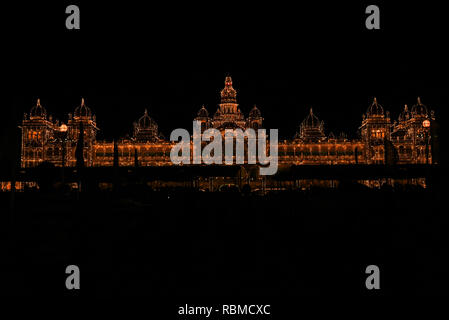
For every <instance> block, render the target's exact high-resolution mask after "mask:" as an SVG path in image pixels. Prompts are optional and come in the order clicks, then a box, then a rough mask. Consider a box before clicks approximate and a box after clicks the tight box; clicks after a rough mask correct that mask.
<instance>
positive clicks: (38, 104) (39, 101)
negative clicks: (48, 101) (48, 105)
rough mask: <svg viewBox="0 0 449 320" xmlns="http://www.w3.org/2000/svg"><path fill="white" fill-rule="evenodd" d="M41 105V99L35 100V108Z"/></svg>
mask: <svg viewBox="0 0 449 320" xmlns="http://www.w3.org/2000/svg"><path fill="white" fill-rule="evenodd" d="M40 105H41V99H39V98H37V106H40Z"/></svg>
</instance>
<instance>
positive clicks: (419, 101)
mask: <svg viewBox="0 0 449 320" xmlns="http://www.w3.org/2000/svg"><path fill="white" fill-rule="evenodd" d="M418 105H421V98H420V97H418Z"/></svg>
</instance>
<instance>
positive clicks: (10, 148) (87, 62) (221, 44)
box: [0, 1, 449, 161]
mask: <svg viewBox="0 0 449 320" xmlns="http://www.w3.org/2000/svg"><path fill="white" fill-rule="evenodd" d="M68 4H71V3H68V2H67V3H61V4H58V5H53V6H50V5H46V6H41V5H37V4H33V5H24V4H21V5H20V6H19V5H16V6H15V7H14V8H10V9H9V11H8V10H6V11H5V12H6V13H5V16H6V18H5V19H3V20H2V33H4V34H3V36H2V39H3V45H2V47H3V48H4V49H3V51H4V53H6V58H4V62H5V65H4V68H3V69H4V70H3V71H2V75H3V78H4V79H5V80H6V86H3V89H4V91H3V90H2V91H3V93H2V101H3V103H2V117H1V119H0V122H1V128H2V132H1V136H2V139H1V140H0V142H1V144H2V145H1V147H2V148H1V150H2V155H1V158H2V160H3V161H4V159H8V161H9V160H10V159H11V158H14V150H15V149H14V147H15V146H16V145H17V143H16V140H14V139H15V134H17V133H18V129H16V126H17V125H18V124H19V121H20V119H21V116H22V114H23V112H28V111H29V109H30V108H31V107H32V105H33V104H34V103H35V100H36V98H37V97H40V98H41V101H42V104H43V105H44V107H45V108H46V109H47V111H48V112H49V113H51V114H53V115H54V116H55V117H57V118H58V119H61V120H62V121H65V120H66V118H67V113H68V112H72V111H73V109H74V108H75V107H76V106H77V105H78V104H79V102H80V98H81V97H84V98H85V99H86V102H87V105H88V106H89V107H91V108H92V109H93V111H94V113H95V114H96V115H97V122H98V125H99V127H100V129H101V132H100V134H99V139H103V138H104V139H108V140H109V139H113V138H117V137H120V136H123V135H124V134H126V133H131V130H132V122H133V121H134V120H136V119H137V118H138V117H140V116H141V114H142V113H143V110H144V109H145V108H148V110H149V113H150V116H152V117H153V118H154V119H155V120H156V121H157V122H158V124H159V127H160V129H161V131H162V132H163V133H164V134H165V135H166V136H168V135H169V134H170V132H171V130H173V129H175V128H178V127H183V128H190V130H191V125H192V123H191V121H192V119H193V117H194V116H195V114H196V112H197V110H198V109H199V108H200V107H201V105H202V104H205V105H206V106H207V108H208V110H209V112H210V113H213V112H214V111H215V110H216V108H217V104H218V103H219V91H220V90H221V88H222V87H223V82H224V77H225V74H226V73H228V72H229V73H230V74H231V75H232V77H233V80H234V87H235V88H236V89H237V90H238V99H239V103H240V105H241V109H242V111H243V112H244V113H245V114H247V113H248V111H249V110H250V108H251V107H252V105H253V104H257V105H258V107H259V108H260V109H261V111H262V115H263V116H264V118H265V127H266V128H279V129H280V136H281V137H283V138H290V137H291V136H292V135H293V134H294V132H295V130H296V129H297V127H298V126H299V124H300V122H301V121H302V119H303V118H304V117H305V116H306V115H307V112H308V109H309V108H310V107H313V108H314V110H315V111H316V114H317V115H318V117H319V118H320V119H322V120H324V121H325V126H326V132H329V131H333V132H334V133H339V132H340V131H345V132H346V133H348V134H349V135H350V136H354V135H355V133H356V130H357V127H358V126H359V124H360V122H361V115H362V113H364V112H365V111H366V109H367V107H368V105H369V104H370V103H371V101H372V99H373V97H374V96H376V97H377V98H378V101H379V102H380V103H381V104H382V105H383V106H384V108H385V109H387V110H389V111H390V112H391V114H392V116H393V118H397V115H398V113H399V112H400V109H401V108H402V107H403V105H404V104H409V105H412V104H414V103H415V101H416V97H417V96H421V98H422V100H423V102H424V103H425V104H426V105H428V107H430V108H431V109H434V110H435V111H436V115H437V118H438V119H439V120H440V123H441V122H442V121H441V120H442V119H446V118H447V106H448V104H449V98H448V97H449V95H448V82H449V81H448V80H447V75H448V63H447V57H448V54H447V53H448V52H447V51H448V50H447V49H446V48H445V47H446V45H447V32H446V29H445V21H446V20H445V17H444V12H443V10H442V8H439V7H437V6H432V5H430V4H427V5H425V6H418V5H415V6H413V5H411V4H409V3H407V2H404V4H403V5H399V4H397V3H396V5H397V6H395V7H392V6H391V4H390V5H387V4H383V3H380V2H377V4H379V5H380V8H381V30H379V31H374V32H373V31H368V30H366V29H365V27H364V20H365V14H364V9H365V7H366V5H367V4H360V3H356V4H349V3H344V4H343V3H338V4H337V3H334V4H332V5H328V4H324V3H317V4H315V5H313V6H306V5H301V6H299V7H297V8H290V7H289V5H288V4H287V3H286V4H282V3H277V4H276V5H273V4H270V5H263V4H260V3H258V2H254V3H253V5H252V6H251V7H242V5H241V3H240V2H233V1H227V2H221V3H220V6H219V7H216V6H215V7H214V6H212V4H208V5H205V4H197V3H191V2H189V3H185V4H183V5H182V6H180V5H177V4H175V3H170V4H167V5H166V6H165V7H154V6H152V5H149V4H147V6H146V7H143V6H142V5H137V4H133V3H132V2H126V5H125V4H124V3H121V4H120V5H114V4H112V3H111V2H104V3H103V4H102V5H97V6H93V5H92V4H89V3H87V2H77V4H79V5H80V9H81V30H80V31H68V30H65V27H64V21H65V14H64V11H65V7H66V5H68ZM368 4H371V3H368Z"/></svg>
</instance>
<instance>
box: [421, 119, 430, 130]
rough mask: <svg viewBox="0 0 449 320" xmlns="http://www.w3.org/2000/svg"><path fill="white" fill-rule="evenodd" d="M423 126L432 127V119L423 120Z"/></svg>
mask: <svg viewBox="0 0 449 320" xmlns="http://www.w3.org/2000/svg"><path fill="white" fill-rule="evenodd" d="M422 126H423V127H424V128H429V127H430V121H429V120H427V119H426V120H424V121H423V122H422Z"/></svg>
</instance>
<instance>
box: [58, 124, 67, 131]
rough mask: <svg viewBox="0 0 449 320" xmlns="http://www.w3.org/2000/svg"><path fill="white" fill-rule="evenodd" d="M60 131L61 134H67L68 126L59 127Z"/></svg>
mask: <svg viewBox="0 0 449 320" xmlns="http://www.w3.org/2000/svg"><path fill="white" fill-rule="evenodd" d="M59 131H61V132H66V131H67V126H66V125H65V124H62V125H61V126H60V127H59Z"/></svg>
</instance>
